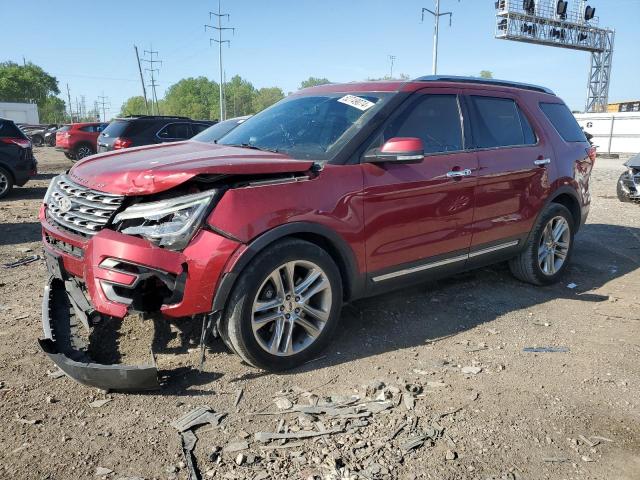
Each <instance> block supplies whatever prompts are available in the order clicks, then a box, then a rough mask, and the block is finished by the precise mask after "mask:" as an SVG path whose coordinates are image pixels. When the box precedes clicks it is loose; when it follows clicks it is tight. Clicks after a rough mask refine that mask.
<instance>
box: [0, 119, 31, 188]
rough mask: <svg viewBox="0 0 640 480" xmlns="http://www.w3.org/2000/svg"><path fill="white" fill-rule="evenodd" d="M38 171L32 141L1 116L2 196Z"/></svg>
mask: <svg viewBox="0 0 640 480" xmlns="http://www.w3.org/2000/svg"><path fill="white" fill-rule="evenodd" d="M37 173H38V162H36V159H35V158H34V156H33V150H32V148H31V141H30V140H29V139H28V138H27V136H26V135H25V134H24V132H22V130H20V129H19V128H18V126H17V125H16V124H15V123H13V121H11V120H7V119H4V118H0V198H3V197H6V196H7V195H9V193H10V192H11V190H12V188H13V187H14V186H15V185H17V186H19V187H22V186H23V185H24V184H25V183H27V182H28V181H29V179H30V178H31V177H33V176H34V175H35V174H37Z"/></svg>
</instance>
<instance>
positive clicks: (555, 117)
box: [540, 103, 587, 142]
mask: <svg viewBox="0 0 640 480" xmlns="http://www.w3.org/2000/svg"><path fill="white" fill-rule="evenodd" d="M540 108H541V109H542V111H543V112H544V114H545V115H546V116H547V118H548V119H549V120H550V121H551V123H552V124H553V126H554V127H555V128H556V130H557V131H558V133H559V134H560V136H561V137H562V138H564V140H565V141H566V142H586V141H587V137H585V136H584V132H583V131H582V129H581V128H580V125H578V122H577V121H576V118H575V117H574V116H573V114H572V113H571V112H570V111H569V109H568V108H567V106H566V105H565V104H564V103H541V104H540Z"/></svg>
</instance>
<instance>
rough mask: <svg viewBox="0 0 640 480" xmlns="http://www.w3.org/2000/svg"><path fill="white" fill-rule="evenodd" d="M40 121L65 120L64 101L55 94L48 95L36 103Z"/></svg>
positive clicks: (57, 121) (53, 121)
mask: <svg viewBox="0 0 640 480" xmlns="http://www.w3.org/2000/svg"><path fill="white" fill-rule="evenodd" d="M38 114H39V117H40V123H64V122H66V121H67V114H66V111H65V103H64V102H63V101H62V100H61V99H60V98H58V97H56V96H55V95H49V96H48V97H47V98H46V99H45V100H44V101H43V102H41V103H40V104H39V105H38Z"/></svg>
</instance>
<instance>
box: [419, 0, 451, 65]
mask: <svg viewBox="0 0 640 480" xmlns="http://www.w3.org/2000/svg"><path fill="white" fill-rule="evenodd" d="M435 2H436V10H435V12H434V11H432V10H429V9H428V8H424V7H423V8H422V21H423V22H424V12H429V13H430V14H431V15H433V17H434V21H435V26H434V28H433V69H432V72H433V74H434V75H436V74H437V73H438V30H439V26H440V17H444V16H445V15H449V26H451V17H452V16H453V13H452V12H443V13H440V0H435Z"/></svg>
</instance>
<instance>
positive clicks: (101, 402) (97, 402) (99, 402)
mask: <svg viewBox="0 0 640 480" xmlns="http://www.w3.org/2000/svg"><path fill="white" fill-rule="evenodd" d="M110 401H111V399H110V398H104V399H102V400H94V401H93V402H91V403H90V404H89V406H90V407H91V408H100V407H103V406H105V405H106V404H107V403H109V402H110Z"/></svg>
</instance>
